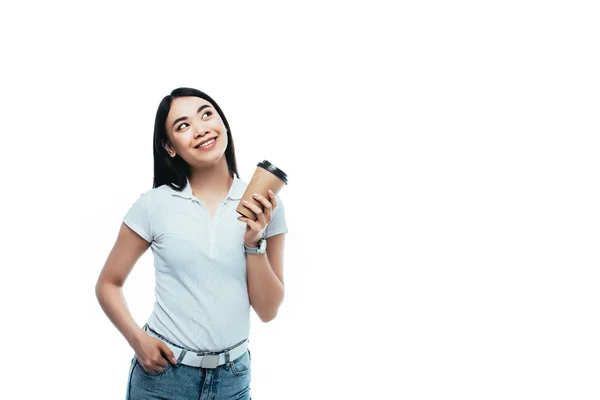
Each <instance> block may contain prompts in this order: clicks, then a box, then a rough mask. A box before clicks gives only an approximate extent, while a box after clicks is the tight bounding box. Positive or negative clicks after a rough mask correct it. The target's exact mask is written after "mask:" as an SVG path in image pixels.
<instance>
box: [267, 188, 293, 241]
mask: <svg viewBox="0 0 600 400" xmlns="http://www.w3.org/2000/svg"><path fill="white" fill-rule="evenodd" d="M275 200H276V201H277V207H275V210H273V218H272V219H271V222H270V223H269V225H267V227H266V228H265V236H264V237H265V239H266V238H268V237H271V236H275V235H278V234H280V233H287V232H288V229H287V224H286V221H285V208H284V207H283V202H282V201H281V199H280V198H279V195H276V196H275Z"/></svg>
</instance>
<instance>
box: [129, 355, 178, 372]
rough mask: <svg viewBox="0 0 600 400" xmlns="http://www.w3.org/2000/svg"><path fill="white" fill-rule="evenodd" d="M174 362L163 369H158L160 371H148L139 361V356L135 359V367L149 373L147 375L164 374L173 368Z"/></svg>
mask: <svg viewBox="0 0 600 400" xmlns="http://www.w3.org/2000/svg"><path fill="white" fill-rule="evenodd" d="M172 365H173V364H171V363H168V364H167V365H166V366H165V367H164V368H163V369H162V370H160V371H158V372H147V371H146V370H145V369H144V368H143V367H142V364H140V362H139V361H138V359H137V357H136V359H135V367H134V368H137V369H138V370H139V371H141V372H142V374H144V375H147V376H159V375H162V374H164V373H165V372H167V371H168V370H169V369H171V366H172Z"/></svg>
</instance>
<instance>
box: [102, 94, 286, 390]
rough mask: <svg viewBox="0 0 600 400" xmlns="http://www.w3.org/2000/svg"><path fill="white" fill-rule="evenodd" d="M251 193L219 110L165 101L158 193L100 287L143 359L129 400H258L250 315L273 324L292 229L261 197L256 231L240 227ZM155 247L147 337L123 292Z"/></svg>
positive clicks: (127, 223) (129, 221)
mask: <svg viewBox="0 0 600 400" xmlns="http://www.w3.org/2000/svg"><path fill="white" fill-rule="evenodd" d="M246 186H247V184H246V183H245V182H243V181H241V180H240V179H239V176H238V173H237V166H236V160H235V150H234V146H233V139H232V136H231V130H230V128H229V124H228V122H227V119H226V118H225V115H224V114H223V112H222V111H221V108H220V107H219V106H218V105H217V103H216V102H215V101H214V100H213V99H212V98H210V97H209V96H208V95H206V94H205V93H203V92H201V91H199V90H196V89H190V88H179V89H175V90H174V91H173V92H171V94H170V95H168V96H166V97H165V98H164V99H163V100H162V101H161V103H160V105H159V107H158V111H157V113H156V120H155V126H154V184H153V188H152V189H150V190H148V191H146V192H144V193H143V194H142V195H141V196H140V197H139V198H138V199H137V201H136V202H135V203H134V204H133V205H132V206H131V208H130V209H129V211H128V212H127V214H126V215H125V217H124V219H123V223H122V224H121V228H120V231H119V234H118V237H117V241H116V243H115V245H114V247H113V249H112V251H111V253H110V255H109V256H108V259H107V261H106V264H105V265H104V268H103V270H102V272H101V273H100V276H99V278H98V283H97V285H96V294H97V297H98V301H99V302H100V305H101V306H102V309H103V310H104V312H105V313H106V315H107V316H108V318H109V319H110V320H111V321H112V323H113V324H114V325H115V326H116V327H117V329H119V331H120V332H121V333H122V334H123V336H124V337H125V338H126V339H127V341H128V342H129V344H130V345H131V347H132V348H133V350H134V352H135V355H134V357H133V358H132V361H131V367H130V371H129V377H128V382H127V398H128V399H131V400H135V399H144V400H147V399H177V400H185V399H194V400H197V399H208V398H210V399H251V396H250V374H251V367H250V363H251V358H250V357H251V355H250V351H249V350H248V336H249V328H250V305H252V307H253V308H254V310H255V311H256V313H257V314H258V316H259V317H260V319H261V320H262V321H263V322H268V321H270V320H272V319H273V318H274V317H275V316H276V314H277V310H278V308H279V306H280V305H281V302H282V301H283V295H284V286H283V249H284V236H285V233H286V232H287V226H286V221H285V213H284V208H283V204H282V202H281V200H280V199H279V196H275V195H274V194H273V193H272V191H270V193H269V198H265V197H262V196H260V195H259V196H258V197H256V196H255V198H257V199H258V200H259V201H260V203H261V204H262V206H263V209H261V208H259V207H257V206H255V205H253V204H246V205H245V206H246V207H248V208H249V209H251V210H252V211H253V212H254V213H256V215H257V219H256V220H250V219H248V218H245V217H240V216H239V214H238V213H237V212H236V211H235V209H236V207H237V206H238V205H239V202H240V199H241V197H242V194H243V193H244V191H245V189H246ZM236 219H237V221H236ZM265 239H266V244H267V247H266V252H265V251H264V249H263V250H261V251H263V252H262V253H261V252H260V251H258V250H256V249H257V248H262V247H263V246H259V242H262V241H263V240H265ZM261 244H262V243H261ZM148 247H151V248H152V252H153V255H154V267H155V277H156V288H155V295H156V302H155V304H154V310H153V312H152V314H151V315H150V318H149V319H148V321H147V323H146V324H145V325H144V326H143V327H142V328H140V327H139V326H138V325H137V324H136V322H135V321H134V320H133V318H132V316H131V314H130V313H129V312H128V310H127V306H126V304H125V300H124V298H123V296H122V287H123V284H124V283H125V280H126V278H127V276H128V275H129V273H130V272H131V270H132V268H133V266H134V264H135V263H136V262H137V260H138V259H139V258H140V257H141V255H142V254H143V253H144V252H145V251H146V250H147V249H148ZM247 249H251V251H249V252H248V253H246V251H247ZM252 250H254V252H253V251H252ZM257 251H258V253H256V252H257Z"/></svg>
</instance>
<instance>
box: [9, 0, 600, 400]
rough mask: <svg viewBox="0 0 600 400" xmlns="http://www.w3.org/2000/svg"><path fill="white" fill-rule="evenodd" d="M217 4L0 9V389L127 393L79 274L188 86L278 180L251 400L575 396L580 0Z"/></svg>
mask: <svg viewBox="0 0 600 400" xmlns="http://www.w3.org/2000/svg"><path fill="white" fill-rule="evenodd" d="M216 3H217V2H200V1H195V2H171V3H170V4H169V5H167V3H165V2H162V3H161V4H160V5H152V4H150V3H142V2H139V3H129V2H119V3H116V2H115V3H107V2H96V3H94V4H91V3H90V2H73V3H66V2H61V1H58V2H57V1H53V2H28V3H19V6H18V8H13V7H15V6H14V5H10V4H8V3H7V5H3V6H1V9H0V15H1V16H0V33H1V37H2V39H1V40H2V53H3V56H2V62H1V71H2V72H1V74H0V75H1V76H0V83H1V87H0V88H1V90H0V102H1V104H0V106H1V107H0V110H1V111H0V113H1V114H0V115H1V121H0V122H1V125H0V126H1V132H2V138H3V143H2V153H3V154H2V157H1V158H0V162H1V163H2V165H1V167H2V196H1V198H2V207H1V212H2V228H3V229H2V278H1V279H0V285H1V287H0V289H1V290H0V297H1V299H0V300H1V302H0V304H1V305H0V307H2V310H1V311H2V314H1V326H2V328H1V329H0V332H1V333H0V334H1V335H2V337H1V338H2V344H3V346H2V355H3V362H2V363H1V364H2V366H1V367H0V369H1V372H2V381H3V384H2V385H1V387H0V397H2V398H7V399H8V398H10V399H37V398H42V397H44V398H46V397H47V398H60V399H121V398H124V397H125V390H126V382H127V377H128V370H129V366H130V361H131V358H132V356H133V350H132V349H131V348H130V347H129V345H128V344H127V342H126V340H125V339H124V338H123V336H122V335H121V334H120V332H119V331H118V330H117V329H116V328H115V327H114V326H113V325H112V324H111V322H110V321H109V320H108V318H107V317H106V315H105V314H104V313H103V312H102V310H101V308H100V306H99V304H98V302H97V300H96V297H95V293H94V285H95V283H96V279H97V277H98V274H99V273H100V270H101V269H102V267H103V265H104V262H105V261H106V257H107V256H108V253H109V252H110V249H111V248H112V245H113V244H114V241H115V240H116V236H117V232H118V229H119V225H120V223H121V221H122V218H123V216H124V215H125V213H126V211H127V210H128V208H129V207H130V206H131V204H132V203H133V202H134V201H135V200H136V199H137V198H138V196H139V195H140V194H141V193H142V192H144V191H146V190H148V189H150V188H151V185H152V178H153V175H152V173H153V164H152V162H153V161H152V133H153V124H154V116H155V112H156V108H157V106H158V104H159V102H160V100H161V99H162V97H163V96H165V95H166V94H168V93H169V92H170V91H171V90H172V89H174V88H176V87H179V86H190V87H195V88H198V89H200V90H202V91H205V92H206V93H208V94H209V95H211V96H212V97H213V98H214V99H215V100H216V101H217V102H218V103H219V104H220V106H221V107H222V108H223V110H224V112H225V115H226V116H227V118H228V119H229V122H230V124H231V129H232V133H233V136H234V142H235V145H236V151H237V160H238V166H239V172H240V175H241V178H242V179H243V180H246V181H248V180H249V179H250V177H251V174H252V172H253V170H254V166H255V165H256V163H257V162H258V161H261V160H263V159H268V160H269V161H272V162H273V163H274V164H276V165H277V166H280V167H281V168H282V169H283V170H284V171H285V172H286V173H287V174H288V175H289V178H290V183H289V185H288V186H287V187H285V188H284V189H283V190H282V191H281V192H280V196H281V198H282V199H283V201H284V202H285V206H286V216H287V222H288V228H289V234H288V235H287V239H286V249H285V266H284V275H285V282H286V298H285V301H284V303H283V305H282V307H281V309H280V312H279V315H278V317H277V318H276V319H275V320H274V321H272V322H270V323H267V324H263V323H261V322H260V320H259V319H258V317H257V316H256V314H255V313H254V311H252V326H251V336H250V340H251V349H252V356H253V358H252V362H253V365H252V368H253V370H252V384H251V388H252V396H253V398H254V399H257V400H268V399H277V400H280V399H333V398H339V399H342V398H343V399H347V398H352V399H415V400H416V399H450V398H457V399H463V400H465V399H478V400H479V399H503V400H504V399H579V400H581V399H597V398H598V397H599V396H600V389H599V388H600V386H599V385H598V375H599V373H600V364H599V363H598V360H599V359H600V341H599V340H598V338H599V337H600V323H599V320H598V312H599V309H598V305H599V291H598V283H599V282H598V279H599V277H600V273H599V272H598V267H599V257H598V239H600V232H599V226H600V225H599V222H600V221H599V219H600V213H599V211H598V210H599V207H598V204H599V203H600V190H599V185H598V172H599V171H600V165H599V164H600V162H599V157H598V154H599V150H600V148H599V146H598V133H599V129H598V128H599V123H598V110H599V106H600V104H599V103H600V100H599V99H600V97H599V93H600V90H599V89H600V84H599V83H600V79H599V76H600V75H599V74H598V71H600V65H599V64H600V60H599V55H598V54H599V53H598V48H599V47H598V46H599V43H598V41H599V40H598V38H599V37H600V32H599V30H600V29H599V28H598V17H599V15H598V12H597V10H596V9H595V8H593V7H592V4H593V2H591V1H590V2H579V1H569V2H567V1H563V2H559V1H550V2H548V1H544V2H542V1H538V2H534V1H503V2H481V1H479V2H476V1H470V2H469V1H458V2H433V1H420V2H410V3H398V4H396V5H395V6H394V7H392V6H391V5H388V4H387V3H385V4H384V2H376V1H369V2H360V3H358V2H356V3H355V2H307V1H303V2H296V3H291V2H260V1H259V2H245V3H242V2H239V3H232V2H228V4H226V5H225V4H222V5H221V4H220V3H219V5H217V4H216ZM389 3H390V4H391V3H392V2H389ZM124 295H125V298H126V300H127V303H128V307H129V310H130V311H131V313H132V315H133V316H134V318H135V320H136V321H137V322H138V323H139V324H140V326H142V325H143V324H144V323H145V321H146V320H147V318H148V316H149V315H150V312H151V310H152V306H153V302H154V275H153V260H152V255H151V252H149V251H148V252H147V253H146V254H144V256H143V257H142V258H141V259H140V260H139V261H138V263H137V264H136V267H135V268H134V270H133V272H132V273H131V275H130V276H129V278H128V280H127V282H126V284H125V287H124Z"/></svg>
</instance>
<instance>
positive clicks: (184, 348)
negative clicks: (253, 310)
mask: <svg viewBox="0 0 600 400" xmlns="http://www.w3.org/2000/svg"><path fill="white" fill-rule="evenodd" d="M142 330H143V331H144V332H148V331H150V333H151V334H152V335H153V336H156V337H157V338H158V339H160V340H162V341H164V342H166V343H168V344H170V345H172V346H175V347H178V348H180V349H183V350H186V351H190V352H192V353H196V354H198V355H213V354H221V353H224V352H226V351H229V350H231V349H235V348H236V347H238V346H239V345H241V344H242V343H244V342H245V341H246V340H248V338H245V339H243V340H240V341H239V342H238V343H236V344H234V345H233V346H230V347H226V348H225V349H223V350H218V351H206V350H196V349H190V348H189V347H185V346H181V345H179V344H176V343H173V342H171V341H170V340H169V339H167V338H166V337H164V336H163V335H161V334H160V333H158V332H156V331H155V330H154V329H152V328H150V326H149V325H148V324H147V323H146V324H145V325H144V327H143V328H142Z"/></svg>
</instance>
